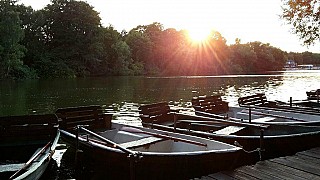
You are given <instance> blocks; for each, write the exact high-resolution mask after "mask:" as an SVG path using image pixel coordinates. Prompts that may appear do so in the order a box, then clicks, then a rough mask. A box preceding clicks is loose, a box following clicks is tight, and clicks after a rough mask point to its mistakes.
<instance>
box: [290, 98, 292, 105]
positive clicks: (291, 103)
mask: <svg viewBox="0 0 320 180" xmlns="http://www.w3.org/2000/svg"><path fill="white" fill-rule="evenodd" d="M290 107H292V97H290Z"/></svg>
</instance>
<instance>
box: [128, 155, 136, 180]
mask: <svg viewBox="0 0 320 180" xmlns="http://www.w3.org/2000/svg"><path fill="white" fill-rule="evenodd" d="M128 158H129V161H130V180H135V179H136V170H135V169H136V168H135V163H136V157H134V155H133V154H129V155H128Z"/></svg>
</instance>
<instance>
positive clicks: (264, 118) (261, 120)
mask: <svg viewBox="0 0 320 180" xmlns="http://www.w3.org/2000/svg"><path fill="white" fill-rule="evenodd" d="M275 119H276V118H274V117H261V118H257V119H253V120H251V121H252V122H268V121H273V120H275Z"/></svg>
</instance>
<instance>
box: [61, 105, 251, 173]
mask: <svg viewBox="0 0 320 180" xmlns="http://www.w3.org/2000/svg"><path fill="white" fill-rule="evenodd" d="M88 109H91V110H88ZM92 109H94V108H92V107H88V108H86V107H81V108H66V109H59V110H57V114H58V116H59V117H61V119H60V122H63V121H68V119H69V120H71V121H72V122H76V119H78V121H79V123H80V124H84V123H83V122H87V123H88V125H89V126H86V127H83V126H77V127H78V133H77V132H74V131H72V129H70V128H66V127H65V128H63V127H62V129H61V130H60V131H61V134H62V137H63V139H64V140H65V141H67V142H68V143H70V144H71V145H73V146H74V147H76V149H78V150H81V151H83V156H85V157H86V161H85V164H89V162H94V163H92V164H91V166H92V167H94V171H95V175H93V176H94V177H96V178H101V177H106V175H107V177H108V178H111V179H112V178H117V179H170V178H171V179H187V178H192V177H199V176H202V175H205V174H209V173H212V172H216V171H220V170H225V169H230V168H234V167H235V166H236V165H237V164H236V163H238V162H240V163H242V162H243V161H242V160H241V158H244V157H245V154H244V153H243V151H242V149H241V148H239V147H236V146H233V145H229V144H226V143H222V142H218V141H213V140H208V139H206V138H200V137H195V136H190V135H184V134H177V133H173V132H167V131H161V130H153V129H148V128H143V127H135V126H129V125H123V124H118V123H115V122H112V123H110V124H111V126H107V127H105V126H104V125H102V126H101V127H95V128H93V127H92V126H91V125H93V124H97V123H98V122H99V121H104V122H105V120H106V119H110V120H111V115H106V114H103V113H98V114H97V113H95V112H98V111H99V112H101V111H100V110H92ZM71 111H72V113H71ZM63 114H64V115H63ZM80 114H81V115H80ZM90 114H91V115H92V116H91V115H90ZM94 114H96V115H95V116H94ZM79 115H80V116H79ZM99 116H100V117H103V116H104V118H97V119H94V118H92V121H91V120H90V119H91V118H87V119H86V118H85V117H99ZM81 121H82V122H81ZM65 123H66V124H68V122H65ZM100 124H103V123H100ZM107 124H108V123H107ZM88 129H91V130H88ZM97 173H99V174H98V175H97Z"/></svg>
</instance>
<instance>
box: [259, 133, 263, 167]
mask: <svg viewBox="0 0 320 180" xmlns="http://www.w3.org/2000/svg"><path fill="white" fill-rule="evenodd" d="M263 134H264V129H263V128H261V129H260V152H259V155H260V161H261V160H262V152H263V151H264V146H263Z"/></svg>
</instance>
